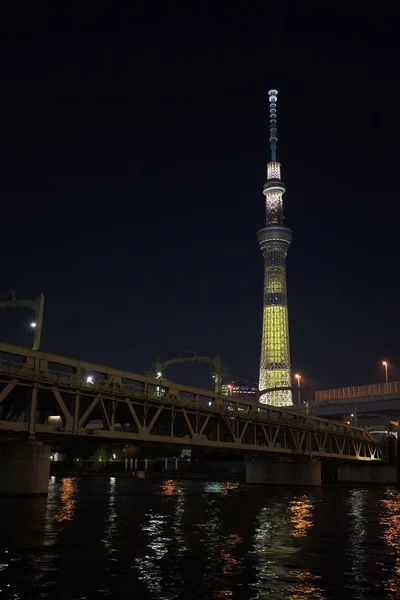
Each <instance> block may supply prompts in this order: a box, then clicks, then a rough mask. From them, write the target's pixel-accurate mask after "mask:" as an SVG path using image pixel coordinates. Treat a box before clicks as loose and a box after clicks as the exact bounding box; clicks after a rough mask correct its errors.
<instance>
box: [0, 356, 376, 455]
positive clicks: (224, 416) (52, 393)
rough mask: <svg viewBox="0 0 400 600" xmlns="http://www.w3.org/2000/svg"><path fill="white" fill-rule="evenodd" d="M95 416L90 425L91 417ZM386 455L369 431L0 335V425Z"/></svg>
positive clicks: (45, 432)
mask: <svg viewBox="0 0 400 600" xmlns="http://www.w3.org/2000/svg"><path fill="white" fill-rule="evenodd" d="M94 422H97V423H102V426H101V425H97V428H93V423H94ZM10 433H12V434H15V433H20V434H21V433H22V434H25V435H27V436H29V437H31V438H35V437H37V438H39V439H40V438H42V439H50V438H52V437H53V439H56V438H58V440H59V439H60V438H63V439H66V438H67V437H70V438H71V437H73V436H75V437H79V439H85V438H86V439H90V438H92V439H93V437H94V436H95V437H96V438H99V439H104V440H114V441H121V442H122V441H126V442H128V443H129V442H130V443H136V444H138V443H139V444H140V443H147V444H152V445H155V444H160V445H164V446H174V445H175V446H177V445H179V446H183V447H187V448H190V447H208V448H215V449H225V450H235V451H245V452H251V453H254V452H258V453H264V454H266V453H270V454H275V455H278V454H279V455H290V456H293V455H294V456H297V457H300V456H308V457H320V458H321V457H323V458H335V459H345V460H356V461H374V462H386V461H387V459H388V455H387V449H386V445H385V444H381V443H379V442H377V441H376V440H375V439H374V438H373V437H372V436H371V435H370V434H368V433H367V431H365V430H363V429H360V428H357V427H354V426H348V425H345V424H343V423H339V422H335V421H330V420H327V419H323V418H319V417H315V416H309V415H303V414H299V413H298V412H297V413H296V412H295V411H291V410H288V409H285V408H277V407H272V406H267V405H265V404H260V403H258V402H257V401H254V400H245V399H242V398H235V397H227V396H224V395H221V394H218V393H216V392H212V391H208V390H203V389H197V388H192V387H188V386H184V385H179V384H176V383H172V382H170V381H166V380H162V379H156V378H153V377H148V376H143V375H137V374H135V373H130V372H128V371H121V370H117V369H113V368H109V367H105V366H101V365H95V364H91V363H87V362H81V361H78V360H74V359H70V358H66V357H62V356H56V355H53V354H49V353H46V352H38V351H34V350H29V349H27V348H21V347H19V346H12V345H8V344H0V434H1V435H9V434H10Z"/></svg>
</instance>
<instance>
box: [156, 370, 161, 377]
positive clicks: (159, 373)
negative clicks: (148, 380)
mask: <svg viewBox="0 0 400 600" xmlns="http://www.w3.org/2000/svg"><path fill="white" fill-rule="evenodd" d="M161 377H162V373H161V371H158V373H157V377H156V379H161Z"/></svg>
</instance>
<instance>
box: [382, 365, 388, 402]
mask: <svg viewBox="0 0 400 600" xmlns="http://www.w3.org/2000/svg"><path fill="white" fill-rule="evenodd" d="M382 364H383V366H384V367H385V375H386V393H387V394H388V393H389V377H388V366H389V365H388V363H387V362H386V360H384V361H382Z"/></svg>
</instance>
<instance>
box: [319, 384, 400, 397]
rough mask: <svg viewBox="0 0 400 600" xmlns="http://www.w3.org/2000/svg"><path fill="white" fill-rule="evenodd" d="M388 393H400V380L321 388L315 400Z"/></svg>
mask: <svg viewBox="0 0 400 600" xmlns="http://www.w3.org/2000/svg"><path fill="white" fill-rule="evenodd" d="M387 394H400V381H389V383H371V384H368V385H354V386H350V387H344V388H336V389H333V390H320V391H319V392H316V393H315V401H316V402H328V401H330V400H351V399H352V398H366V397H370V396H384V395H387Z"/></svg>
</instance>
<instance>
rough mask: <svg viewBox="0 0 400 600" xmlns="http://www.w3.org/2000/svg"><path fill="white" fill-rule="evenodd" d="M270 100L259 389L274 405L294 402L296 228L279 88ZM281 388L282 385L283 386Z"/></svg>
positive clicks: (262, 232)
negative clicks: (290, 261)
mask: <svg viewBox="0 0 400 600" xmlns="http://www.w3.org/2000/svg"><path fill="white" fill-rule="evenodd" d="M268 94H269V102H270V136H269V139H270V144H271V161H270V162H269V163H268V165H267V181H266V182H265V184H264V188H263V193H264V196H265V204H266V217H267V218H266V226H265V227H263V228H262V229H260V231H259V232H258V233H257V238H258V243H259V244H260V248H261V252H262V255H263V258H264V304H263V328H262V341H261V364H260V383H259V389H260V391H263V390H271V388H276V389H274V391H268V392H266V393H265V394H263V395H262V396H261V398H260V402H264V403H265V404H272V405H273V406H290V405H291V404H292V392H291V391H290V390H289V389H282V388H289V387H290V386H291V372H290V348H289V320H288V307H287V295H286V268H285V259H286V254H287V252H288V250H289V246H290V242H291V241H292V232H291V230H290V229H288V228H287V227H285V226H284V224H283V194H284V193H285V187H284V185H283V181H282V180H281V165H280V164H279V162H277V160H276V146H277V140H278V137H277V116H276V105H277V100H278V92H277V91H276V90H271V91H270V92H268ZM280 388H281V389H280Z"/></svg>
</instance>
